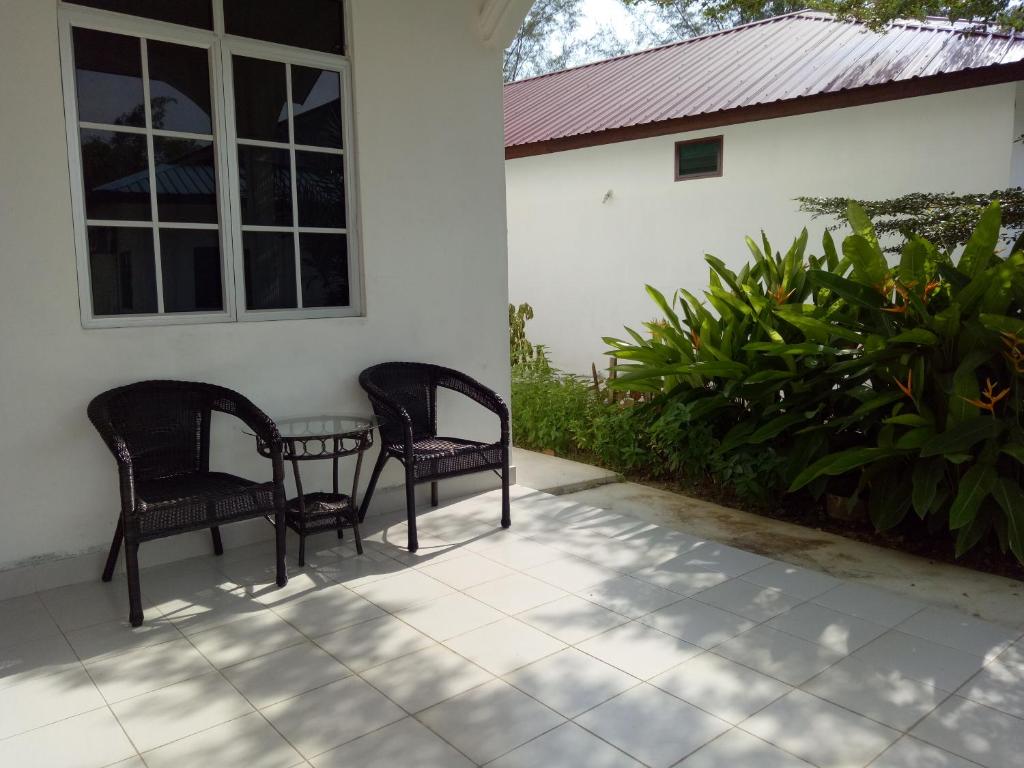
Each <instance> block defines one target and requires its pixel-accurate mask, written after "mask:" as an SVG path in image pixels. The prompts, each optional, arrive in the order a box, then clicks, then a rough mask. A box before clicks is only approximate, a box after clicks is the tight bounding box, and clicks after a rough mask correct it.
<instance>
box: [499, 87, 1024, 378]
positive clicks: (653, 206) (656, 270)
mask: <svg viewBox="0 0 1024 768" xmlns="http://www.w3.org/2000/svg"><path fill="white" fill-rule="evenodd" d="M1016 93H1017V86H1016V85H1015V84H1012V83H1011V84H1007V85H998V86H989V87H985V88H977V89H973V90H969V91H960V92H955V93H948V94H941V95H934V96H924V97H918V98H913V99H907V100H903V101H895V102H888V103H884V104H875V105H870V106H863V107H855V108H849V109H840V110H833V111H828V112H819V113H816V114H810V115H801V116H795V117H787V118H778V119H774V120H765V121H761V122H754V123H745V124H741V125H734V126H726V127H722V128H715V129H709V130H705V131H695V132H692V133H685V134H676V135H671V136H661V137H657V138H652V139H644V140H639V141H631V142H624V143H619V144H608V145H604V146H598V147H589V148H586V149H578V150H572V151H568V152H559V153H554V154H550V155H540V156H536V157H527V158H521V159H516V160H510V161H507V162H506V178H507V197H508V219H509V222H508V223H509V296H510V300H511V301H513V302H516V303H519V302H523V301H526V302H529V303H530V304H532V305H533V307H534V309H535V310H536V318H535V319H534V320H533V321H532V322H531V323H530V325H529V326H528V331H529V335H530V339H531V341H533V342H535V343H542V344H546V345H548V346H549V348H550V351H551V353H552V357H553V360H554V362H555V363H556V364H557V365H559V366H560V367H562V368H564V369H566V370H571V371H576V372H581V373H588V372H589V371H590V365H591V362H596V363H597V364H598V368H599V369H600V368H602V367H605V366H606V365H607V360H606V358H604V357H603V356H602V355H601V353H602V352H603V351H604V349H605V347H604V345H603V344H602V342H601V337H602V336H617V337H620V338H621V337H623V336H624V334H623V333H622V327H623V325H630V326H632V327H634V328H637V329H638V330H639V329H640V324H641V323H642V322H644V321H646V320H650V319H652V318H653V317H655V316H656V314H657V308H656V307H655V305H654V304H653V302H651V301H650V299H649V298H648V297H647V295H646V293H645V291H644V284H645V283H651V284H652V285H654V286H656V287H658V288H659V289H660V290H662V291H664V292H665V293H666V294H667V295H669V296H671V294H672V292H673V291H674V290H675V289H677V288H679V287H685V288H687V289H689V290H690V291H691V292H693V293H695V294H696V295H701V294H700V292H701V291H702V290H703V289H704V288H705V287H706V286H707V272H708V270H707V267H706V264H705V263H704V260H703V255H704V254H705V253H712V254H714V255H716V256H718V257H719V258H722V259H724V260H725V261H726V262H727V263H728V264H730V265H732V266H734V267H739V266H741V265H742V264H743V263H745V261H746V260H747V258H748V257H749V251H748V250H747V248H746V245H745V244H744V241H743V237H744V235H747V234H749V235H751V236H753V237H754V238H755V239H758V240H759V236H758V233H759V232H760V230H762V229H763V230H765V231H766V232H767V234H768V237H769V239H770V241H771V243H772V245H773V246H774V247H775V248H777V249H781V250H785V249H786V248H787V247H788V246H789V244H790V243H791V242H792V239H793V238H794V237H795V236H796V235H797V234H798V233H799V231H800V229H801V228H802V227H804V226H806V227H808V230H809V232H810V240H811V252H812V253H820V252H821V248H820V243H821V235H822V231H823V229H824V226H825V224H824V221H823V220H818V221H811V220H810V217H809V216H808V215H806V214H802V213H800V212H799V210H798V204H797V203H796V202H794V198H796V197H797V196H800V195H811V196H833V195H835V196H850V197H859V198H868V199H871V198H883V197H889V196H893V195H899V194H904V193H908V192H916V191H957V192H988V191H991V190H994V189H1002V188H1004V187H1005V186H1006V185H1007V184H1008V183H1009V181H1010V178H1011V172H1010V167H1011V151H1012V147H1013V146H1016V147H1020V146H1021V145H1012V143H1011V140H1012V137H1013V136H1014V135H1016V134H1015V133H1014V112H1015V109H1014V97H1015V94H1016ZM1019 123H1020V120H1019V119H1018V130H1017V133H1021V132H1024V129H1020V126H1019ZM719 134H720V135H722V136H724V163H723V167H724V175H723V176H722V177H720V178H708V179H695V180H689V181H680V182H676V181H674V180H673V146H674V143H675V142H676V141H680V140H684V139H693V138H699V137H701V136H714V135H719ZM1018 151H1019V150H1018ZM606 195H610V196H609V197H608V198H607V201H605V197H606Z"/></svg>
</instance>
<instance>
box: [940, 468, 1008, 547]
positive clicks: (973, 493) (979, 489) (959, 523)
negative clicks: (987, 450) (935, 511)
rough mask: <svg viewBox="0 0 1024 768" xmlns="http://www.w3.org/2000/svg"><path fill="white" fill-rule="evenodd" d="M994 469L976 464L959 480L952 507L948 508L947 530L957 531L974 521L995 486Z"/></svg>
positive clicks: (996, 476) (995, 476)
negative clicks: (979, 508)
mask: <svg viewBox="0 0 1024 768" xmlns="http://www.w3.org/2000/svg"><path fill="white" fill-rule="evenodd" d="M997 478H998V475H997V474H996V468H995V467H993V466H992V465H991V464H976V465H974V466H973V467H971V468H970V469H969V470H967V472H965V473H964V476H963V477H962V478H960V486H959V489H958V490H957V494H956V498H955V499H954V500H953V506H951V507H950V508H949V528H950V530H953V531H955V530H958V529H960V528H963V527H964V526H965V525H968V524H969V523H970V522H971V521H972V520H974V516H975V514H977V512H978V507H980V506H981V502H982V501H983V500H984V498H985V497H986V496H988V495H989V493H991V491H992V488H993V487H994V486H995V484H996V479H997Z"/></svg>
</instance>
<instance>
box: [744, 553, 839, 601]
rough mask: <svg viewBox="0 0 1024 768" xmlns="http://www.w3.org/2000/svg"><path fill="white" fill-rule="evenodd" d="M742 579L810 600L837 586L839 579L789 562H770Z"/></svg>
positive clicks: (746, 574)
mask: <svg viewBox="0 0 1024 768" xmlns="http://www.w3.org/2000/svg"><path fill="white" fill-rule="evenodd" d="M742 579H743V580H744V581H749V582H750V583H751V584H759V585H760V586H762V587H772V588H774V589H781V590H782V591H783V592H785V593H786V594H787V595H792V596H793V597H797V598H800V599H801V600H811V599H813V598H815V597H817V596H818V595H820V594H823V593H824V592H828V591H829V590H830V589H832V588H833V587H837V586H839V584H840V582H839V579H837V578H835V577H833V576H829V575H828V574H827V573H821V572H820V571H812V570H809V569H807V568H801V567H800V566H798V565H790V564H789V563H780V562H771V563H768V565H762V566H761V567H760V568H756V569H754V570H753V571H750V572H749V573H745V574H743V576H742Z"/></svg>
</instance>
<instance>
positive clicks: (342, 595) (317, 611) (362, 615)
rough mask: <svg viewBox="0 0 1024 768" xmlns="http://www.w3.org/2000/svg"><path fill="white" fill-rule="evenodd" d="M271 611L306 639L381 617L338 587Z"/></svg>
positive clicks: (360, 600) (355, 597) (380, 612)
mask: <svg viewBox="0 0 1024 768" xmlns="http://www.w3.org/2000/svg"><path fill="white" fill-rule="evenodd" d="M424 578H426V577H424ZM435 583H436V582H435ZM273 610H274V612H275V613H276V614H277V615H278V616H280V617H281V618H282V619H284V620H285V621H287V622H288V623H289V624H291V625H292V626H293V627H295V628H296V629H298V630H299V632H301V633H302V634H304V635H305V636H306V637H319V636H320V635H326V634H328V633H330V632H336V631H337V630H339V629H344V628H345V627H350V626H352V625H353V624H358V623H360V622H363V621H368V620H369V619H376V618H377V617H379V616H383V615H384V611H382V610H381V609H380V608H378V607H377V606H376V605H374V604H373V603H371V602H369V601H368V600H365V599H363V598H362V597H360V596H359V595H357V594H356V593H355V592H353V591H352V590H350V589H348V587H343V586H341V585H340V584H339V585H337V586H334V587H328V588H327V589H323V590H320V591H318V592H316V593H315V594H313V595H310V596H309V597H306V598H303V599H302V600H298V601H296V602H290V603H287V604H285V605H280V606H275V607H274V609H273Z"/></svg>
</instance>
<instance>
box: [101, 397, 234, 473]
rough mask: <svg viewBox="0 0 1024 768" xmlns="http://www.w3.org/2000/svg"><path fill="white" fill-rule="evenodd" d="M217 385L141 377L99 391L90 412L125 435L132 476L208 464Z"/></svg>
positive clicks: (105, 431) (104, 429)
mask: <svg viewBox="0 0 1024 768" xmlns="http://www.w3.org/2000/svg"><path fill="white" fill-rule="evenodd" d="M216 390H217V388H214V387H211V386H210V385H206V384H200V383H196V382H187V381H142V382H139V383H137V384H129V385H128V386H125V387H119V388H117V389H112V390H109V391H107V392H104V393H103V394H101V395H98V396H97V397H96V398H94V399H93V401H92V402H91V403H90V404H89V418H90V420H91V421H92V423H93V425H94V426H95V427H96V429H97V430H98V431H99V432H100V434H101V435H103V437H104V439H105V440H106V441H107V444H108V445H110V444H111V440H110V437H111V436H116V437H117V438H120V440H122V441H124V443H125V445H126V447H127V449H128V453H129V455H130V456H131V459H132V468H133V471H134V475H135V477H136V479H141V480H145V479H155V478H161V477H172V476H174V475H181V474H186V473H189V472H201V471H207V470H208V469H209V445H210V410H211V408H210V405H211V402H212V401H213V399H214V397H215V395H216Z"/></svg>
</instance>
